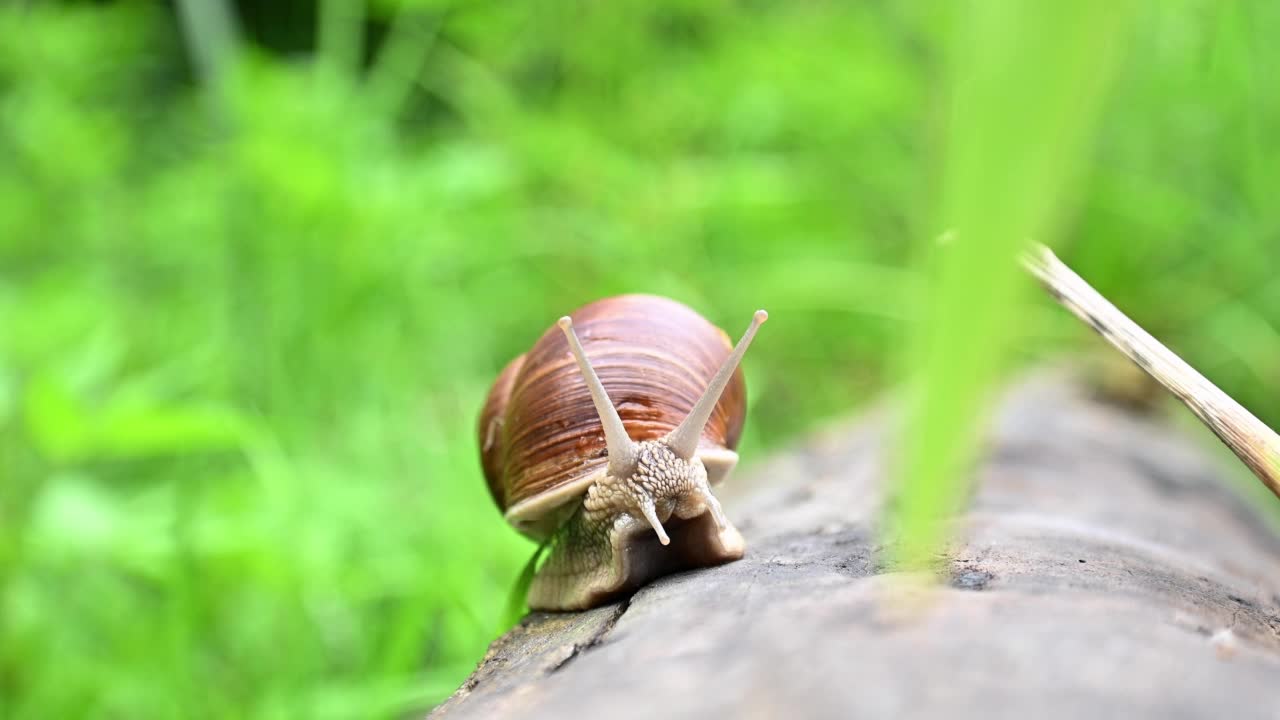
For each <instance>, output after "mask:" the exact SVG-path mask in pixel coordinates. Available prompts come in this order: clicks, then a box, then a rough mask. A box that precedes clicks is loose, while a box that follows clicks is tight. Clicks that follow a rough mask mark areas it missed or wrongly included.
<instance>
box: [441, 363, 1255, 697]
mask: <svg viewBox="0 0 1280 720" xmlns="http://www.w3.org/2000/svg"><path fill="white" fill-rule="evenodd" d="M889 425H890V423H889V422H887V415H886V414H883V413H881V414H879V415H875V416H872V417H871V418H869V419H867V420H864V421H863V422H861V423H859V424H858V425H856V426H854V427H851V428H850V427H846V428H839V429H833V430H832V431H829V432H827V433H824V434H822V435H821V436H819V437H817V438H815V439H814V440H813V441H812V442H810V443H809V444H807V445H805V446H803V447H800V448H798V449H796V450H794V451H791V452H788V453H784V454H782V455H779V456H778V457H776V458H774V459H773V460H771V461H768V462H766V463H763V464H759V465H756V466H755V468H754V470H753V472H752V473H751V474H750V477H747V478H741V479H743V480H745V482H743V483H738V485H739V487H746V488H748V491H747V492H745V493H743V494H741V495H739V496H737V497H731V498H729V502H728V504H727V509H728V511H729V513H730V516H731V517H733V518H734V519H735V520H736V521H738V523H739V527H740V528H741V529H742V531H743V534H744V535H745V536H746V538H747V543H748V550H747V557H746V558H745V559H743V560H741V561H739V562H736V563H731V564H729V565H726V566H723V567H719V568H715V569H711V570H704V571H699V572H692V573H685V574H681V575H676V576H673V577H669V578H665V579H663V580H660V581H658V582H655V583H653V584H651V585H649V586H647V587H645V588H643V589H642V590H641V591H640V592H638V593H637V594H636V595H635V596H634V597H632V598H631V599H630V600H629V601H627V602H623V603H620V604H615V605H610V606H608V607H603V608H598V609H596V610H592V611H588V612H584V613H573V614H561V615H553V614H534V615H531V616H529V617H527V618H526V619H525V620H524V621H523V622H522V623H521V624H520V625H519V626H518V627H516V628H515V629H513V630H512V631H511V632H509V633H507V634H506V635H505V636H503V637H502V638H499V639H498V640H496V641H495V642H494V643H493V645H492V646H491V647H490V649H489V652H488V654H487V655H486V656H485V658H484V660H483V661H482V662H481V664H480V666H479V668H478V669H477V670H476V672H475V673H474V674H473V675H472V676H471V677H470V678H469V679H468V680H467V682H466V683H465V684H464V685H463V686H462V688H460V689H459V690H458V692H457V693H455V694H454V696H453V697H451V698H450V699H449V700H448V701H447V702H445V703H444V704H443V705H441V706H440V707H439V708H437V709H436V711H435V712H434V713H433V715H432V717H439V718H449V719H450V720H454V719H458V718H503V717H519V718H575V717H576V718H593V717H610V718H631V717H635V718H646V719H647V720H652V719H653V718H659V717H660V718H671V717H689V718H716V717H739V718H780V717H790V718H827V717H830V718H844V717H885V718H904V717H953V718H955V717H975V718H976V717H982V718H990V717H1072V718H1076V717H1089V718H1109V717H1115V718H1129V717H1135V716H1141V717H1162V718H1210V717H1213V718H1217V717H1231V718H1271V719H1274V718H1278V717H1280V541H1278V540H1277V537H1276V535H1274V534H1273V533H1272V531H1271V529H1270V528H1269V527H1268V526H1267V524H1266V523H1265V522H1264V521H1263V520H1262V519H1261V518H1260V517H1259V516H1258V515H1257V514H1256V513H1254V512H1252V511H1251V510H1250V509H1249V508H1248V507H1247V506H1246V505H1245V504H1244V503H1243V502H1242V501H1241V500H1240V499H1238V498H1237V496H1236V495H1235V494H1234V493H1233V492H1231V491H1230V490H1229V489H1228V488H1226V487H1225V486H1224V484H1223V481H1222V480H1221V476H1222V475H1223V472H1222V469H1221V468H1219V467H1218V466H1216V464H1214V463H1211V462H1210V461H1208V460H1207V459H1206V457H1205V456H1204V454H1203V453H1202V452H1200V451H1198V450H1197V447H1196V446H1197V445H1198V443H1196V442H1195V441H1189V440H1188V439H1187V438H1186V437H1185V435H1184V434H1182V433H1180V432H1178V431H1175V430H1173V429H1171V428H1169V427H1168V426H1165V425H1163V424H1161V423H1158V422H1154V421H1152V420H1148V419H1143V418H1139V417H1137V416H1134V415H1132V414H1130V413H1128V412H1126V411H1123V410H1120V409H1118V408H1115V407H1110V406H1107V405H1105V404H1102V403H1099V402H1096V401H1094V400H1092V399H1090V398H1089V397H1088V396H1087V393H1085V392H1084V391H1081V390H1079V389H1077V387H1076V386H1075V385H1072V384H1070V383H1067V382H1064V381H1062V379H1061V378H1059V377H1057V376H1052V377H1050V376H1041V377H1038V378H1037V379H1033V380H1032V381H1030V382H1028V383H1026V384H1024V385H1022V386H1020V387H1019V388H1017V389H1016V390H1015V391H1014V392H1012V393H1010V395H1009V397H1008V398H1007V400H1006V401H1005V402H1004V403H1003V405H1002V407H1001V410H1000V412H999V413H998V414H997V417H996V420H995V422H994V423H993V428H992V431H991V432H990V433H989V434H988V435H987V438H986V440H985V452H984V453H983V459H982V461H981V462H980V463H979V464H978V465H977V466H976V467H975V468H974V470H973V479H974V480H975V482H976V486H975V487H976V489H975V492H974V496H973V498H972V503H971V510H970V512H968V513H967V514H966V515H965V517H963V518H962V519H961V521H960V526H959V528H958V533H959V535H958V537H959V538H960V539H959V540H958V541H957V542H956V543H955V545H954V547H953V548H952V549H951V551H950V552H949V553H948V557H947V560H946V561H947V563H948V566H949V569H950V582H949V584H948V585H947V586H945V587H943V588H941V589H939V590H937V591H936V592H934V593H932V594H931V595H930V596H929V597H928V599H927V600H925V601H924V602H925V603H926V604H925V605H924V606H922V607H921V608H917V610H916V611H915V612H905V613H904V612H902V610H903V608H902V604H903V597H904V596H903V595H902V594H901V593H894V592H892V591H893V590H894V589H895V588H897V589H901V587H900V586H901V585H903V578H902V577H901V576H900V575H895V574H890V573H884V572H883V571H882V568H881V566H880V560H879V558H880V556H881V555H882V552H881V551H882V548H880V547H878V546H877V542H878V536H877V533H876V528H875V527H874V523H875V521H876V518H877V517H878V514H879V511H880V509H881V507H882V505H883V502H884V497H885V495H884V490H883V487H882V486H883V482H884V480H885V478H886V475H887V472H886V459H887V458H886V455H885V448H886V447H887V446H888V443H887V442H886V439H887V436H888V432H889V431H888V429H887V428H888V426H889ZM735 479H738V478H735Z"/></svg>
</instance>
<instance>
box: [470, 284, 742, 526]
mask: <svg viewBox="0 0 1280 720" xmlns="http://www.w3.org/2000/svg"><path fill="white" fill-rule="evenodd" d="M570 317H572V318H573V326H574V328H575V330H576V331H577V333H578V337H579V338H580V339H581V342H582V345H583V347H584V348H585V350H586V355H587V358H588V359H589V360H590V361H591V364H592V366H593V367H594V368H595V370H596V374H597V375H599V377H600V382H601V383H602V384H603V385H604V387H605V391H606V392H607V393H608V395H609V398H610V399H611V400H612V401H613V404H614V406H615V407H616V408H617V409H618V414H619V416H621V418H622V423H623V425H624V426H626V428H627V434H628V435H629V436H630V437H631V439H632V440H636V441H643V440H653V439H657V438H660V437H662V436H663V435H666V434H667V433H668V432H670V431H671V430H673V429H675V427H676V426H677V425H679V424H680V421H681V420H683V419H684V417H685V416H686V415H688V414H689V411H690V410H692V409H693V406H694V403H696V402H697V400H698V398H699V397H700V396H701V395H702V393H703V391H704V390H705V389H706V387H707V385H708V383H709V382H710V380H711V378H712V376H713V375H715V372H716V370H717V369H719V367H720V365H721V364H722V363H723V362H724V361H725V358H727V357H728V355H729V352H730V351H731V350H732V349H733V345H732V343H731V342H730V340H729V337H728V336H727V335H726V334H725V333H724V331H723V330H721V329H719V328H717V327H716V326H715V325H712V324H711V323H710V322H709V321H707V320H706V318H703V317H702V316H701V315H699V314H698V313H697V312H695V311H694V310H692V309H691V308H689V307H687V306H685V305H683V304H681V303H678V302H676V301H674V300H670V299H667V298H662V297H656V296H653V295H620V296H616V297H610V298H605V299H603V300H598V301H596V302H593V303H591V304H589V305H585V306H583V307H581V308H579V309H578V310H576V311H574V312H573V313H571V315H570ZM746 407H747V392H746V383H745V381H744V380H743V377H742V370H741V369H740V368H739V369H738V370H737V371H736V372H735V373H734V374H733V377H732V379H731V380H730V381H729V385H728V386H727V387H726V388H725V391H724V393H723V394H722V395H721V397H720V401H719V403H718V404H717V405H716V408H715V411H714V412H713V413H712V415H711V420H710V422H708V423H707V426H706V428H705V429H704V430H703V433H702V440H701V442H700V444H699V448H700V451H699V452H701V451H702V450H701V449H702V448H707V449H726V450H733V449H734V448H735V447H737V444H738V439H739V437H740V436H741V434H742V424H743V420H744V418H745V416H746ZM479 435H480V457H481V464H482V466H483V468H484V475H485V480H486V481H487V483H488V486H489V492H490V493H491V494H492V495H493V499H494V501H495V502H496V503H497V505H498V508H499V509H501V510H502V511H503V512H504V513H506V514H507V515H508V519H511V520H512V521H513V523H514V524H515V525H516V527H517V528H518V529H520V530H521V531H522V532H525V533H526V534H528V535H530V536H533V537H535V538H538V539H541V538H543V537H545V536H546V535H547V534H549V532H550V531H551V530H552V529H554V526H555V524H556V523H555V522H554V521H548V522H542V521H541V517H542V516H546V515H549V514H551V513H552V512H553V511H554V509H555V508H557V507H563V506H565V505H568V504H570V503H569V501H570V500H573V499H576V498H577V497H578V496H579V495H581V493H583V492H585V490H586V487H587V486H588V485H589V484H590V483H591V481H592V480H593V479H594V476H595V475H596V474H597V473H600V472H603V471H604V468H605V465H606V462H607V457H606V451H605V441H604V430H603V428H602V427H601V425H600V419H599V416H598V415H597V414H596V409H595V405H593V404H592V402H591V394H590V392H589V391H588V390H587V385H586V382H585V381H584V380H583V377H582V373H581V372H580V371H579V370H578V366H577V365H576V364H575V363H574V360H573V356H572V355H571V354H570V352H569V345H568V343H567V342H566V341H565V338H564V336H563V334H562V333H561V332H560V331H559V329H558V328H556V327H555V326H552V327H550V328H549V329H548V330H547V331H546V332H544V333H543V334H542V337H540V338H539V339H538V341H537V342H536V343H534V345H533V348H532V349H530V350H529V352H527V353H525V354H524V355H521V356H520V357H517V358H516V359H514V360H512V361H511V362H510V363H508V364H507V366H506V367H505V368H503V370H502V372H501V373H500V374H499V375H498V378H497V380H495V381H494V383H493V387H492V388H491V389H490V391H489V396H488V398H487V399H486V401H485V404H484V408H483V409H482V411H481V413H480V423H479ZM513 515H527V516H537V517H530V518H524V519H523V520H520V521H517V519H516V518H513V517H512V516H513Z"/></svg>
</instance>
